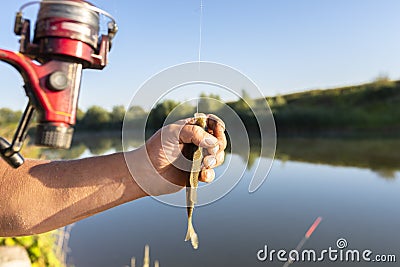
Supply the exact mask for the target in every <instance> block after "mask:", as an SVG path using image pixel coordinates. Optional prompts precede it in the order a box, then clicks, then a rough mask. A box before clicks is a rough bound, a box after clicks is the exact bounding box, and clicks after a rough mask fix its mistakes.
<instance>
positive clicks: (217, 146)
mask: <svg viewBox="0 0 400 267" xmlns="http://www.w3.org/2000/svg"><path fill="white" fill-rule="evenodd" d="M218 151H219V145H216V146H215V147H214V148H213V149H212V152H213V154H217V152H218Z"/></svg>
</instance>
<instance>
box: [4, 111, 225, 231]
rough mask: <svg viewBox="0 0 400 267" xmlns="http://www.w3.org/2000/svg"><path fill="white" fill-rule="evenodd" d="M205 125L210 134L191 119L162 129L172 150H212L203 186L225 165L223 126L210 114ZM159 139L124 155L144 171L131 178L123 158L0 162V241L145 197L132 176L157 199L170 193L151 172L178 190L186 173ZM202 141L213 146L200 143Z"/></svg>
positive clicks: (57, 226)
mask: <svg viewBox="0 0 400 267" xmlns="http://www.w3.org/2000/svg"><path fill="white" fill-rule="evenodd" d="M208 121H209V128H210V130H209V133H206V132H204V131H199V129H198V128H197V127H196V126H194V125H191V122H192V121H191V120H190V119H188V120H184V121H179V122H177V123H174V124H171V125H168V126H165V127H164V128H163V130H166V131H167V133H168V134H170V135H171V136H172V137H175V136H176V144H175V143H174V142H175V141H173V143H172V146H175V148H176V147H178V148H179V149H182V148H183V146H184V144H185V143H195V144H196V145H200V146H202V147H205V148H207V149H208V150H209V151H210V155H209V156H208V158H209V159H216V164H214V165H209V164H208V162H210V160H208V161H207V162H204V168H203V171H202V174H201V180H202V181H203V182H211V181H212V180H213V178H214V175H215V174H214V171H213V169H212V168H214V167H216V166H218V165H220V164H221V163H222V162H223V160H224V149H225V147H226V139H225V134H224V125H223V122H222V121H221V120H219V119H218V118H216V117H215V116H212V115H209V119H208ZM182 122H183V123H182ZM160 136H161V133H160V131H159V132H157V133H156V134H155V135H154V136H153V137H152V138H150V140H148V141H147V142H146V145H144V146H142V147H141V148H138V149H136V150H133V151H131V152H127V154H126V155H125V156H126V160H127V161H129V162H130V163H131V164H139V165H138V166H143V167H142V168H139V169H137V170H136V171H135V173H131V172H130V171H129V169H128V167H127V165H126V162H125V158H124V154H123V153H115V154H112V155H106V156H99V157H91V158H86V159H78V160H69V161H45V160H27V161H26V163H25V164H24V165H22V166H21V167H20V168H18V169H13V168H11V167H9V166H8V165H7V164H6V163H5V162H4V161H2V160H0V236H3V237H4V236H21V235H32V234H37V233H42V232H47V231H50V230H54V229H57V228H59V227H62V226H65V225H67V224H70V223H73V222H75V221H78V220H81V219H83V218H86V217H88V216H91V215H94V214H96V213H99V212H101V211H104V210H106V209H109V208H112V207H115V206H118V205H121V204H123V203H126V202H129V201H132V200H135V199H138V198H141V197H144V196H148V195H149V193H148V191H147V192H145V191H144V190H142V188H141V187H140V186H139V185H138V184H137V183H136V179H132V178H135V177H140V178H141V179H147V180H148V181H151V185H152V187H154V188H155V189H156V190H155V192H156V194H168V193H173V192H174V191H172V190H170V189H168V188H166V187H164V186H163V184H162V183H158V182H157V179H155V178H153V175H152V172H154V171H155V172H157V175H159V176H162V177H163V178H164V179H165V180H167V181H169V182H171V183H174V184H176V185H178V186H179V188H182V187H183V185H184V181H185V177H186V176H185V175H184V174H185V173H184V172H182V170H179V169H177V168H176V167H174V166H173V165H172V164H169V161H168V160H167V158H166V156H165V154H164V153H165V152H166V153H168V151H165V148H164V149H161V148H162V147H163V146H164V145H165V144H163V143H162V142H161V141H160V140H161V138H160ZM206 138H207V139H209V140H211V142H208V143H206V142H204V140H205V139H206ZM171 140H175V139H174V138H172V139H171ZM169 145H171V144H169ZM172 146H171V147H172ZM171 149H172V148H171ZM167 150H168V148H167ZM146 154H147V155H148V157H147V156H146ZM169 154H171V153H169ZM211 161H212V160H211ZM154 176H155V175H154ZM152 179H154V180H152Z"/></svg>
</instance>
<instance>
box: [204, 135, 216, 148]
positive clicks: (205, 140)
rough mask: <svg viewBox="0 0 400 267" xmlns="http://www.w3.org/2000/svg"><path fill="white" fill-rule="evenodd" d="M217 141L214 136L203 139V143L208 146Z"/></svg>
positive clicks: (213, 144)
mask: <svg viewBox="0 0 400 267" xmlns="http://www.w3.org/2000/svg"><path fill="white" fill-rule="evenodd" d="M217 142H218V140H216V138H210V137H207V138H205V139H204V143H206V144H207V145H208V146H215V145H216V144H217Z"/></svg>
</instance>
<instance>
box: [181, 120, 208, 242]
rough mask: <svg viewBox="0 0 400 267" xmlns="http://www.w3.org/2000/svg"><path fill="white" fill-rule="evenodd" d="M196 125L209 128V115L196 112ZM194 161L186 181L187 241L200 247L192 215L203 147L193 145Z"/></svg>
mask: <svg viewBox="0 0 400 267" xmlns="http://www.w3.org/2000/svg"><path fill="white" fill-rule="evenodd" d="M194 117H195V119H196V125H198V126H200V127H202V128H203V129H204V130H206V128H207V117H206V115H205V114H203V113H196V114H194ZM192 159H193V163H192V167H191V170H190V177H189V179H188V181H187V182H186V207H187V214H188V229H187V233H186V238H185V241H188V240H190V241H191V243H192V246H193V248H194V249H197V248H198V247H199V239H198V236H197V234H196V231H195V230H194V227H193V223H192V217H193V210H194V204H196V202H197V186H198V184H199V174H200V170H201V162H202V161H203V149H202V148H201V147H198V146H195V145H193V158H192Z"/></svg>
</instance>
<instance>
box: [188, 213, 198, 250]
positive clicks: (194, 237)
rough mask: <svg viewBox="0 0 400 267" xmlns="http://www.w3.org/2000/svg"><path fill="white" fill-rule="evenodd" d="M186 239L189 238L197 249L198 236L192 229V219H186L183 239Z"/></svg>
mask: <svg viewBox="0 0 400 267" xmlns="http://www.w3.org/2000/svg"><path fill="white" fill-rule="evenodd" d="M188 240H190V242H191V243H192V246H193V248H194V249H197V248H198V247H199V238H198V236H197V234H196V231H195V230H194V227H193V224H192V220H189V221H188V229H187V232H186V238H185V241H188Z"/></svg>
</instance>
